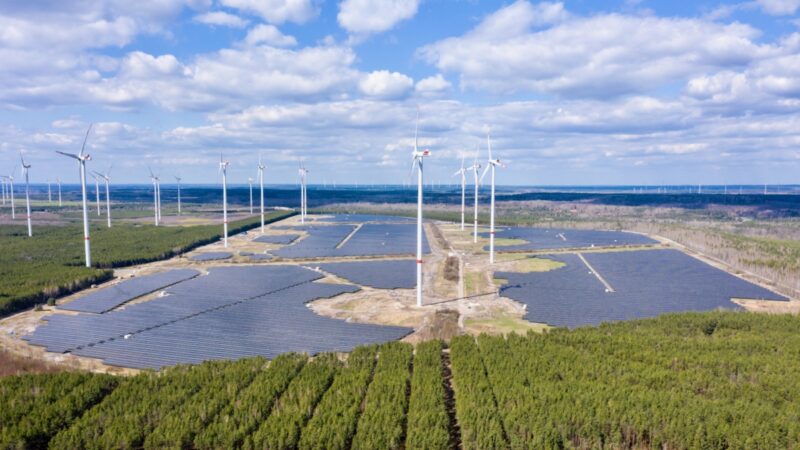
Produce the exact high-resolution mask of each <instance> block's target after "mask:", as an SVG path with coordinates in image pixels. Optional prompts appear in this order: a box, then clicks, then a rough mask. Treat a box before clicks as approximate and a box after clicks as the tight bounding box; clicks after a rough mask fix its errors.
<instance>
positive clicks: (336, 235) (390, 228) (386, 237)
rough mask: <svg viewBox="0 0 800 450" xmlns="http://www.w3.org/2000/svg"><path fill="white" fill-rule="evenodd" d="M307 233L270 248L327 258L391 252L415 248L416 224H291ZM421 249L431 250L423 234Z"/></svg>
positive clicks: (409, 252)
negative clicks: (304, 235)
mask: <svg viewBox="0 0 800 450" xmlns="http://www.w3.org/2000/svg"><path fill="white" fill-rule="evenodd" d="M292 229H295V230H302V231H305V232H307V233H308V236H306V237H305V239H302V240H299V241H297V242H295V243H294V244H292V245H289V246H286V247H283V248H280V249H277V250H272V251H270V253H272V254H273V255H275V256H280V257H282V258H289V259H294V258H328V257H342V256H394V255H412V254H414V253H415V252H416V248H417V247H416V246H417V241H416V239H417V237H416V236H417V234H416V233H417V231H416V225H413V224H408V223H371V222H367V223H362V224H360V226H357V225H352V224H350V225H348V224H338V223H337V224H335V225H305V226H297V227H292ZM422 236H423V239H422V251H423V252H424V253H430V247H429V245H428V240H427V237H426V236H425V234H423V235H422Z"/></svg>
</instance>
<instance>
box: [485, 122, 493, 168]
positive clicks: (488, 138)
mask: <svg viewBox="0 0 800 450" xmlns="http://www.w3.org/2000/svg"><path fill="white" fill-rule="evenodd" d="M486 147H487V148H488V149H489V161H491V160H492V129H491V128H489V131H488V132H487V133H486Z"/></svg>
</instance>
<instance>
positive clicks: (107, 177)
mask: <svg viewBox="0 0 800 450" xmlns="http://www.w3.org/2000/svg"><path fill="white" fill-rule="evenodd" d="M94 174H95V176H96V177H100V178H102V179H103V180H104V181H105V182H106V223H107V226H108V228H111V196H110V194H109V192H110V191H109V189H108V183H110V182H111V166H108V170H106V173H104V174H102V173H100V172H94Z"/></svg>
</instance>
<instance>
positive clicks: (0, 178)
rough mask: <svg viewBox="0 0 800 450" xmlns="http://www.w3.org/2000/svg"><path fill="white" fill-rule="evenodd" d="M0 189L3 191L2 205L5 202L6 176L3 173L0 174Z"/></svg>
mask: <svg viewBox="0 0 800 450" xmlns="http://www.w3.org/2000/svg"><path fill="white" fill-rule="evenodd" d="M0 190H2V192H3V205H5V204H6V177H5V175H0Z"/></svg>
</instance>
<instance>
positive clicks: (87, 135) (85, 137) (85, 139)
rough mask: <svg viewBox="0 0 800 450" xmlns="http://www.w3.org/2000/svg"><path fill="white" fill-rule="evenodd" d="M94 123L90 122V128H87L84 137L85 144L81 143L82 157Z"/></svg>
mask: <svg viewBox="0 0 800 450" xmlns="http://www.w3.org/2000/svg"><path fill="white" fill-rule="evenodd" d="M92 125H94V124H93V123H90V124H89V128H88V129H87V130H86V136H84V137H83V145H81V152H80V154H79V156H81V157H83V152H84V150H85V149H86V141H87V140H89V132H90V131H92Z"/></svg>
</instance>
